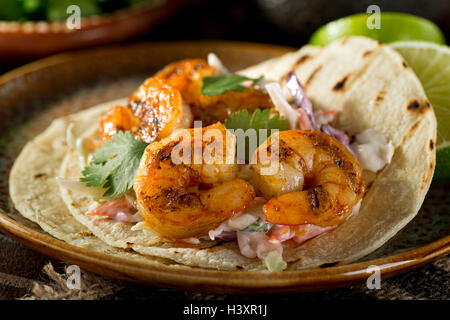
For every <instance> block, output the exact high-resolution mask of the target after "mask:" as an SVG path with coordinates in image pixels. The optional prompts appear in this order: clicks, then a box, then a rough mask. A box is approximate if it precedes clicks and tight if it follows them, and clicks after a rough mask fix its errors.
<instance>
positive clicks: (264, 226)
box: [241, 218, 273, 233]
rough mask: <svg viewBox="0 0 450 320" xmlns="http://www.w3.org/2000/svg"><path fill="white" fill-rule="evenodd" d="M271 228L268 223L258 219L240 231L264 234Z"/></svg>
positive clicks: (271, 225)
mask: <svg viewBox="0 0 450 320" xmlns="http://www.w3.org/2000/svg"><path fill="white" fill-rule="evenodd" d="M272 227H273V224H271V223H270V222H266V221H263V220H262V219H261V218H258V220H256V221H255V222H253V223H252V224H250V225H248V226H247V227H246V228H244V229H242V230H241V231H245V232H264V233H266V232H267V231H269V230H270V229H271V228H272Z"/></svg>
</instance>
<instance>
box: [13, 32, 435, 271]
mask: <svg viewBox="0 0 450 320" xmlns="http://www.w3.org/2000/svg"><path fill="white" fill-rule="evenodd" d="M435 140H436V119H435V116H434V113H433V109H432V107H431V105H430V103H429V101H428V100H427V97H426V96H425V93H424V90H423V88H422V86H421V84H420V82H419V80H418V79H417V77H416V76H415V74H414V72H413V71H412V70H411V69H410V68H408V66H407V65H406V63H405V62H404V60H403V59H402V57H401V56H400V55H399V54H398V53H396V52H395V51H394V50H392V49H390V48H389V47H387V46H384V45H380V44H379V43H377V42H375V41H373V40H370V39H367V38H362V37H352V38H346V39H343V40H339V41H336V42H334V43H332V44H331V45H329V46H327V47H323V48H322V47H313V46H305V47H303V48H301V49H300V50H298V51H296V52H292V53H289V54H286V55H284V56H282V57H279V58H274V59H271V60H268V61H266V62H263V63H261V64H258V65H256V66H253V67H250V68H248V69H245V70H241V71H240V72H238V73H234V74H233V73H230V72H229V71H228V70H227V68H226V67H225V66H224V65H223V64H222V63H221V62H220V60H219V59H218V57H216V56H215V55H214V54H210V55H209V56H208V59H207V60H203V59H190V60H183V61H176V62H173V63H172V64H170V65H168V66H166V67H165V68H164V69H162V70H161V71H159V72H158V73H156V74H155V75H154V76H152V77H150V78H148V79H147V80H146V81H145V82H144V83H143V84H142V85H141V86H140V87H139V88H137V90H136V91H135V92H134V93H132V94H131V96H130V97H129V98H124V99H121V100H117V101H113V102H110V103H106V104H103V105H100V106H97V107H93V108H91V109H88V110H86V111H82V112H80V113H77V114H73V115H69V116H67V117H64V118H61V119H57V120H55V121H54V122H53V124H52V125H51V126H50V127H49V128H48V129H47V130H46V131H45V132H44V133H42V134H41V135H40V136H38V137H36V138H35V139H34V140H33V141H31V142H29V144H27V146H26V147H25V148H24V150H23V151H22V153H21V155H20V156H19V157H18V158H17V160H16V162H15V164H14V167H13V169H12V172H11V175H10V194H11V197H12V199H13V201H14V204H15V206H16V208H17V209H18V210H19V211H20V212H21V213H22V214H23V215H24V216H25V217H27V218H29V219H31V220H33V221H35V222H37V223H39V224H40V225H41V226H42V228H43V229H44V230H45V231H47V232H48V233H50V234H52V235H54V236H55V237H58V238H61V239H63V240H65V241H68V242H71V243H74V244H77V245H82V246H86V247H90V248H93V249H95V247H96V246H97V243H98V242H99V241H100V240H101V241H100V242H102V243H103V246H100V247H102V248H105V246H106V247H107V248H111V250H116V251H114V252H113V251H110V252H113V253H112V254H123V253H122V252H127V257H129V258H130V259H147V260H150V261H153V262H155V263H165V264H179V265H185V266H191V267H203V268H214V269H219V270H248V271H254V270H265V269H268V270H271V271H280V270H284V269H290V270H295V269H302V268H312V267H317V266H320V265H324V264H333V265H336V264H343V263H348V262H351V261H355V260H357V259H359V258H361V257H363V256H365V255H367V254H368V253H370V252H372V251H374V250H375V249H377V248H379V247H380V246H381V245H383V244H384V243H385V242H386V241H387V240H388V239H390V238H391V237H392V236H394V235H395V234H396V233H397V232H398V231H399V230H400V229H401V228H403V227H404V226H405V225H406V224H407V223H408V222H409V221H410V220H411V219H412V218H413V217H414V216H415V215H416V214H417V212H418V210H419V208H420V206H421V204H422V202H423V200H424V197H425V194H426V192H427V190H428V188H429V185H430V183H431V178H432V175H433V171H434V165H435V150H434V143H435ZM31 156H32V157H33V159H35V160H36V161H30V157H31ZM39 172H47V173H49V174H48V177H47V178H46V179H45V180H44V181H41V182H40V185H36V184H35V183H33V182H32V177H33V176H34V175H35V174H37V173H39ZM40 190H41V191H40ZM63 205H64V206H65V207H66V208H64V209H63V208H62V206H63ZM74 230H75V231H74ZM79 230H88V231H89V233H90V235H89V236H86V237H83V236H80V234H82V233H80V232H79ZM75 233H76V236H75ZM99 239H100V240H99ZM102 250H104V251H105V250H106V249H102Z"/></svg>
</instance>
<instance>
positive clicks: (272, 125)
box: [224, 109, 289, 163]
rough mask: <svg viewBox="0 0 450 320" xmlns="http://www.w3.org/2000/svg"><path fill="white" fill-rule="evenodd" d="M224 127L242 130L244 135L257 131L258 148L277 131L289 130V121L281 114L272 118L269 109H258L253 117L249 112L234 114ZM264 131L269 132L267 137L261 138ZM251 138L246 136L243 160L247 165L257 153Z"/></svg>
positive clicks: (226, 120) (242, 111) (243, 111)
mask: <svg viewBox="0 0 450 320" xmlns="http://www.w3.org/2000/svg"><path fill="white" fill-rule="evenodd" d="M224 125H225V127H226V128H227V129H230V130H234V131H236V130H239V129H242V130H243V131H244V134H246V133H247V131H248V130H255V133H256V138H257V145H256V147H258V146H259V145H261V144H262V143H263V142H264V141H265V139H266V138H267V137H269V136H270V135H271V134H272V133H273V132H274V131H275V130H279V131H284V130H288V129H289V122H288V121H287V120H284V119H280V115H279V114H275V115H273V116H271V114H270V110H269V109H264V110H262V111H261V110H260V109H256V110H255V111H254V112H253V114H252V115H251V116H250V114H249V113H248V111H247V110H245V109H243V110H240V111H238V112H235V113H233V114H232V115H231V117H230V119H225V121H224ZM264 129H265V130H267V131H266V135H264V136H260V134H261V131H260V130H264ZM249 136H250V135H245V147H246V152H245V159H241V160H244V161H245V162H247V163H248V162H249V160H250V159H251V156H252V155H253V153H254V151H255V149H254V148H250V147H251V146H250V143H249V139H250V138H249ZM238 143H239V140H238Z"/></svg>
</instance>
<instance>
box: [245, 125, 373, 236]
mask: <svg viewBox="0 0 450 320" xmlns="http://www.w3.org/2000/svg"><path fill="white" fill-rule="evenodd" d="M276 138H278V152H277V151H276V150H272V144H273V143H275V141H276V140H274V139H276ZM274 149H275V148H274ZM260 150H264V151H267V152H275V153H276V154H275V156H276V159H278V164H279V167H278V171H277V173H275V174H271V175H263V174H262V169H263V168H264V167H265V166H266V165H263V164H262V162H261V161H259V162H258V159H259V152H260ZM252 162H253V164H252V169H253V170H254V181H253V184H254V185H255V186H258V191H259V192H260V193H261V194H262V195H263V196H264V197H265V198H266V199H270V200H269V201H268V202H267V203H266V204H265V205H264V207H263V211H264V214H265V216H266V220H267V221H269V222H271V223H273V224H280V225H306V224H312V225H316V226H321V227H328V226H334V225H337V224H339V223H341V222H343V220H344V219H345V217H346V216H347V215H348V214H349V213H350V212H351V211H352V208H353V207H354V206H355V205H357V203H358V202H359V201H360V199H361V198H362V196H363V194H364V178H363V172H362V168H361V166H360V164H359V163H358V161H357V160H356V159H355V157H354V156H353V155H352V154H351V152H350V151H349V150H348V149H347V148H346V147H345V146H344V145H342V144H341V143H340V142H339V141H337V140H336V139H335V138H333V137H332V136H330V135H328V134H326V133H323V132H320V131H309V130H307V131H304V130H289V131H282V132H278V133H276V134H275V135H272V136H271V137H269V138H268V139H267V141H266V142H265V143H263V144H262V145H261V146H260V147H259V148H258V149H257V150H256V151H255V153H254V155H253V159H252Z"/></svg>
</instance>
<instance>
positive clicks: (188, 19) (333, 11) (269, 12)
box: [0, 0, 450, 73]
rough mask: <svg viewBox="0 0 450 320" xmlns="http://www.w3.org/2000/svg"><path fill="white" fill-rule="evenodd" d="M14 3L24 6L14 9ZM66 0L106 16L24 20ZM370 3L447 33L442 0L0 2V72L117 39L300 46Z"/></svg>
mask: <svg viewBox="0 0 450 320" xmlns="http://www.w3.org/2000/svg"><path fill="white" fill-rule="evenodd" d="M55 1H57V2H55ZM17 2H21V3H22V7H23V8H25V9H23V8H16V7H14V6H16V4H17ZM91 2H94V3H96V4H95V6H92V5H91V4H90V3H91ZM14 3H16V4H14ZM71 3H76V4H80V6H81V7H82V12H84V13H87V14H88V15H90V14H93V15H96V16H100V17H102V16H103V17H106V18H103V19H101V18H98V17H97V18H91V17H89V18H88V19H82V20H83V23H82V28H81V30H79V31H77V32H71V33H69V34H67V32H64V31H62V32H61V30H60V29H61V28H62V29H64V26H61V25H65V23H59V24H58V22H50V23H48V24H47V25H46V24H45V23H42V22H29V21H30V20H50V21H51V20H58V19H60V18H61V17H64V14H65V12H64V11H62V10H64V9H65V8H67V6H68V5H70V4H71ZM374 4H376V5H378V6H379V7H380V9H381V11H382V12H385V11H396V12H405V13H411V14H415V15H418V16H422V17H425V18H427V19H430V20H431V21H433V22H434V23H436V24H437V25H438V26H439V27H440V28H441V30H442V31H443V33H444V35H445V37H446V39H450V0H433V1H429V0H397V1H390V0H383V1H374V0H359V1H356V0H355V1H351V0H334V1H329V0H249V1H238V0H215V1H206V0H0V20H8V19H9V20H16V21H19V23H14V22H0V72H1V73H3V72H5V71H8V70H10V69H12V68H14V67H17V66H19V65H21V64H24V63H26V62H29V61H32V60H35V59H37V58H39V57H43V56H46V55H50V54H52V53H54V52H61V51H67V50H74V49H79V48H85V47H92V46H98V45H105V44H110V43H119V42H120V43H124V42H125V43H126V42H136V41H163V40H164V41H165V40H196V39H220V40H236V41H252V42H262V43H271V44H279V45H287V46H293V47H300V46H302V45H303V44H305V43H307V42H308V39H309V37H310V36H311V35H312V33H313V32H314V31H315V30H316V29H317V28H319V27H320V26H321V25H323V24H325V23H326V22H329V21H332V20H335V19H337V18H340V17H344V16H347V15H351V14H355V13H364V12H366V10H367V7H368V6H370V5H374ZM51 5H53V7H51ZM44 6H45V8H44ZM83 8H86V9H83ZM46 33H53V36H52V38H49V37H48V35H47V34H46ZM58 33H62V35H61V34H58ZM17 50H19V51H17Z"/></svg>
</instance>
